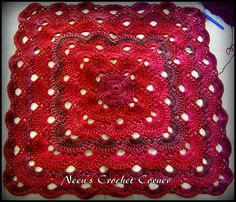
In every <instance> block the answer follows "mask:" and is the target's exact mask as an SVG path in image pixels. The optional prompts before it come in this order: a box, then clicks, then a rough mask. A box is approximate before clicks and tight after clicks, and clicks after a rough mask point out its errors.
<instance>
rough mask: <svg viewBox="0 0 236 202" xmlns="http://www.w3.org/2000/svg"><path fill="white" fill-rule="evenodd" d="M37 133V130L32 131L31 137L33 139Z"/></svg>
mask: <svg viewBox="0 0 236 202" xmlns="http://www.w3.org/2000/svg"><path fill="white" fill-rule="evenodd" d="M36 135H37V133H36V132H35V131H30V137H31V138H32V139H33V138H35V137H36Z"/></svg>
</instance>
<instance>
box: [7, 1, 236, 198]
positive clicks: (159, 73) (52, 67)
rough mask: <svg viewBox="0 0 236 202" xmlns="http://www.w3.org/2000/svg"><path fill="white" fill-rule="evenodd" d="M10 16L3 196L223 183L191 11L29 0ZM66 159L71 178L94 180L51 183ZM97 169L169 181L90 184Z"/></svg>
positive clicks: (225, 159) (211, 99) (224, 155)
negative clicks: (13, 29)
mask: <svg viewBox="0 0 236 202" xmlns="http://www.w3.org/2000/svg"><path fill="white" fill-rule="evenodd" d="M19 23H20V25H19V29H18V31H17V33H16V35H15V38H14V39H15V45H16V48H17V50H16V53H15V54H14V55H13V57H12V58H11V59H10V62H9V65H10V70H11V80H10V82H9V86H8V94H9V98H10V101H11V108H10V110H9V111H8V113H7V115H6V124H7V127H8V130H9V137H8V140H7V142H6V143H5V147H4V155H5V158H6V161H7V165H6V170H5V172H4V176H3V182H4V186H5V187H6V188H7V190H8V191H9V192H10V193H12V194H14V195H25V194H27V193H39V194H40V195H42V196H44V197H46V198H54V197H58V196H60V195H62V194H68V193H69V194H75V195H76V196H78V197H80V198H90V197H92V196H94V195H97V194H109V195H112V196H120V197H125V196H128V195H131V194H144V195H146V196H148V197H152V198H158V197H161V196H163V195H164V194H166V193H175V194H178V195H181V196H183V197H192V196H195V195H197V194H199V193H204V194H211V195H219V194H222V193H223V192H224V191H225V189H226V188H227V186H228V185H229V184H230V182H231V181H232V172H231V170H230V169H229V156H230V153H231V145H230V142H229V139H228V138H227V136H226V123H227V119H228V116H227V113H226V112H225V111H224V109H223V108H222V101H221V97H222V94H223V85H222V83H221V81H220V80H219V78H218V72H217V69H216V58H215V56H214V55H213V54H212V53H210V51H209V47H208V44H209V35H208V33H207V31H206V29H205V19H204V17H203V15H202V14H201V12H200V10H199V9H196V8H189V7H184V8H180V7H176V6H175V5H174V4H172V3H161V4H148V3H136V4H133V5H132V6H121V5H106V6H100V5H95V4H93V3H79V4H77V5H66V4H64V3H56V4H52V5H51V6H42V5H40V4H38V3H34V4H31V5H29V6H28V7H27V8H26V9H25V10H24V11H23V12H22V13H21V14H20V15H19ZM26 40H27V41H26ZM117 152H118V153H117ZM70 165H72V166H73V167H74V168H75V170H74V172H73V173H72V175H73V176H74V177H75V178H86V177H87V176H90V177H91V178H93V179H95V180H94V182H93V183H92V184H91V186H90V187H87V188H86V189H85V188H84V187H83V186H81V185H65V186H61V185H60V184H61V182H62V180H63V178H64V177H65V176H66V175H68V172H67V168H68V166H70ZM134 166H136V167H138V168H139V171H138V172H136V171H134V170H133V169H132V168H133V167H134ZM101 167H103V168H106V169H105V171H101ZM167 168H170V170H168V169H167ZM103 172H104V173H105V174H107V175H109V176H111V177H113V178H115V177H121V176H122V175H125V176H126V177H127V178H128V177H132V176H133V177H139V176H141V175H147V176H148V178H167V179H170V182H169V183H168V184H159V186H154V188H153V187H152V186H150V185H149V184H140V183H138V182H137V181H135V182H134V183H133V184H129V185H124V186H123V187H119V186H116V185H114V184H113V185H111V184H99V183H98V182H97V181H96V179H97V178H98V177H99V176H100V175H101V174H104V173H103ZM52 183H53V184H54V189H51V190H50V189H48V185H49V184H52ZM183 184H187V185H188V187H187V188H186V187H184V186H183Z"/></svg>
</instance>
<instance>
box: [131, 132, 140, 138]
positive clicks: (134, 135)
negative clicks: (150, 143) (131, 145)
mask: <svg viewBox="0 0 236 202" xmlns="http://www.w3.org/2000/svg"><path fill="white" fill-rule="evenodd" d="M132 137H133V138H134V139H138V138H139V137H140V134H139V133H137V132H134V133H133V134H132Z"/></svg>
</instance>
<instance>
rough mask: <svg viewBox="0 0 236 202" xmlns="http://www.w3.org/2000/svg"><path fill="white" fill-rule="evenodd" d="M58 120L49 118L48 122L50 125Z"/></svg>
mask: <svg viewBox="0 0 236 202" xmlns="http://www.w3.org/2000/svg"><path fill="white" fill-rule="evenodd" d="M55 120H56V119H55V118H54V117H53V116H49V117H48V119H47V121H48V123H50V124H52V123H53V122H54V121H55Z"/></svg>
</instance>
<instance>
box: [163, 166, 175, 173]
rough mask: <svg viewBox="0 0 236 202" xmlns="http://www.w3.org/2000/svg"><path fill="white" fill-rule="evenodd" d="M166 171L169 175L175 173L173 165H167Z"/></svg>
mask: <svg viewBox="0 0 236 202" xmlns="http://www.w3.org/2000/svg"><path fill="white" fill-rule="evenodd" d="M165 170H166V171H167V172H169V173H172V172H173V171H174V168H173V167H172V166H171V165H167V166H166V168H165Z"/></svg>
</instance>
